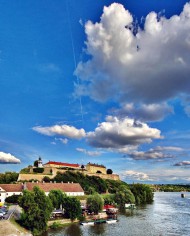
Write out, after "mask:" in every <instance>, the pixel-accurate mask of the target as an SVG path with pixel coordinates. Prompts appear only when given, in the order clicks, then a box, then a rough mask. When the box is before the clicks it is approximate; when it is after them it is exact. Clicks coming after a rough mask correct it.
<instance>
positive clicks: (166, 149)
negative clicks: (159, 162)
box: [154, 146, 183, 152]
mask: <svg viewBox="0 0 190 236" xmlns="http://www.w3.org/2000/svg"><path fill="white" fill-rule="evenodd" d="M154 150H155V151H174V152H180V151H183V148H181V147H174V146H163V147H161V146H157V147H155V148H154Z"/></svg>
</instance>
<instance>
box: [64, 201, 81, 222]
mask: <svg viewBox="0 0 190 236" xmlns="http://www.w3.org/2000/svg"><path fill="white" fill-rule="evenodd" d="M62 204H63V208H64V210H65V215H66V216H67V217H68V218H70V219H71V221H73V220H74V219H76V218H79V217H80V216H81V213H82V210H81V206H80V201H79V200H78V199H77V198H75V197H66V198H64V201H63V202H62Z"/></svg>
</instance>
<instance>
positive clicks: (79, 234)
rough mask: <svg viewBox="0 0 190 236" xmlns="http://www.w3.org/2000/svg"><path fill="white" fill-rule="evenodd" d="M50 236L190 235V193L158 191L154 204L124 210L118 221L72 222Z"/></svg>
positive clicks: (52, 232) (49, 233)
mask: <svg viewBox="0 0 190 236" xmlns="http://www.w3.org/2000/svg"><path fill="white" fill-rule="evenodd" d="M47 235H48V236H94V235H102V236H167V235H169V236H190V193H185V198H181V193H163V192H157V193H155V195H154V203H153V204H150V205H146V206H143V207H139V208H138V209H136V210H134V211H133V212H131V211H130V210H127V211H126V212H123V213H120V214H119V215H118V223H116V224H101V225H96V226H80V225H79V224H72V225H70V226H67V227H64V228H62V229H59V230H57V231H50V232H48V233H47Z"/></svg>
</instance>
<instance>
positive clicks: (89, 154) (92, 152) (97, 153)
mask: <svg viewBox="0 0 190 236" xmlns="http://www.w3.org/2000/svg"><path fill="white" fill-rule="evenodd" d="M76 150H77V151H78V152H82V153H84V154H86V155H88V156H100V155H101V152H99V151H88V150H86V149H84V148H76Z"/></svg>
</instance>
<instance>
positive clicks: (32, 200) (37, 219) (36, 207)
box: [19, 186, 53, 235]
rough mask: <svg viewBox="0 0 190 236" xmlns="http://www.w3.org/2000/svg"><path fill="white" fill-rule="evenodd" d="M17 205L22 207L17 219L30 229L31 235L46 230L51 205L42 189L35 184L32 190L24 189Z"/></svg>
mask: <svg viewBox="0 0 190 236" xmlns="http://www.w3.org/2000/svg"><path fill="white" fill-rule="evenodd" d="M19 205H20V206H21V207H22V208H23V213H22V214H21V219H20V221H19V222H20V224H21V225H22V226H24V227H25V228H27V229H29V230H30V231H32V233H33V235H40V234H41V233H43V232H44V231H46V229H47V221H48V220H49V218H50V214H51V212H52V210H53V207H52V203H51V201H50V199H49V198H48V197H47V196H46V195H45V193H44V191H42V190H40V189H39V188H38V187H36V186H35V187H34V189H33V191H28V190H24V191H23V196H22V197H21V198H20V201H19Z"/></svg>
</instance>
